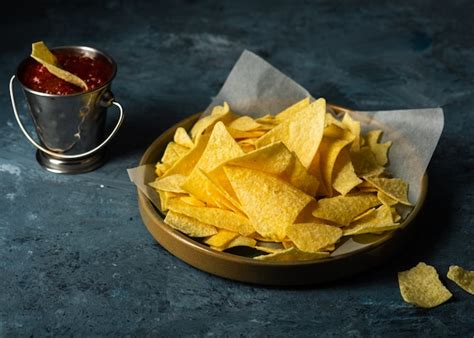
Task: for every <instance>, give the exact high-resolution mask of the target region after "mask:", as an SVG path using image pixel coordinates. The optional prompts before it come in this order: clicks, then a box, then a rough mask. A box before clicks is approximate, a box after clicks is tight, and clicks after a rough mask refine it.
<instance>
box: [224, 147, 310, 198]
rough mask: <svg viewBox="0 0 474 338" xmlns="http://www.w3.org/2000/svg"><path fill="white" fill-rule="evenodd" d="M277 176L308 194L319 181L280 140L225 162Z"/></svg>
mask: <svg viewBox="0 0 474 338" xmlns="http://www.w3.org/2000/svg"><path fill="white" fill-rule="evenodd" d="M225 164H226V165H227V164H231V165H235V166H239V167H244V168H249V169H253V170H258V171H262V172H265V173H268V174H271V175H275V176H278V177H279V178H281V179H282V180H284V181H286V182H288V183H291V184H292V185H294V186H295V187H296V188H298V189H300V190H302V191H303V192H305V193H307V194H308V195H314V194H315V193H316V190H317V188H318V185H319V182H318V180H317V178H316V177H314V176H312V175H310V174H309V173H308V172H307V170H306V168H305V167H304V166H303V165H302V164H301V162H300V161H299V159H298V158H297V157H296V156H295V155H294V154H292V153H291V152H290V151H289V150H288V148H287V147H286V146H285V145H284V144H283V143H282V142H276V143H273V144H270V145H268V146H265V147H262V148H259V149H257V150H255V151H253V152H250V153H247V154H245V155H243V156H240V157H236V158H234V159H232V160H230V161H228V162H226V163H225Z"/></svg>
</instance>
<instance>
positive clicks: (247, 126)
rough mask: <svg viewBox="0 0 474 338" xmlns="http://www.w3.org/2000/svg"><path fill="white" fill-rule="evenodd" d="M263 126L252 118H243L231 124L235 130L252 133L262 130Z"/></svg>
mask: <svg viewBox="0 0 474 338" xmlns="http://www.w3.org/2000/svg"><path fill="white" fill-rule="evenodd" d="M261 126H262V125H261V124H260V123H258V122H257V121H255V120H254V119H253V118H251V117H250V116H241V117H239V118H237V119H235V120H234V121H232V122H231V123H230V124H229V127H230V128H232V129H234V130H240V131H250V130H255V129H258V128H260V127H261Z"/></svg>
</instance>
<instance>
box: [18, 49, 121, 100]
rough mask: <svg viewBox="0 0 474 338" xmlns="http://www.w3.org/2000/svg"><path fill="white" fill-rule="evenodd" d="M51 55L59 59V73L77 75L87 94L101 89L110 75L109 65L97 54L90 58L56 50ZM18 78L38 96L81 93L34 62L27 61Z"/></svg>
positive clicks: (78, 89)
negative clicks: (62, 71)
mask: <svg viewBox="0 0 474 338" xmlns="http://www.w3.org/2000/svg"><path fill="white" fill-rule="evenodd" d="M51 52H52V53H53V54H54V55H55V56H56V58H57V59H58V62H59V65H60V67H61V68H62V69H64V70H67V71H68V72H70V73H73V74H74V75H77V76H78V77H80V78H81V79H82V80H84V81H85V82H86V84H87V87H88V90H89V91H90V90H94V89H96V88H99V87H101V86H102V85H104V84H105V83H106V82H107V81H109V80H110V78H111V77H112V75H113V71H114V69H113V67H112V65H111V64H110V62H109V61H108V60H107V59H106V58H105V57H104V56H102V55H100V54H96V55H94V57H93V58H91V57H90V56H88V55H86V54H84V53H81V52H80V51H76V50H67V49H59V50H52V51H51ZM18 75H19V78H20V81H21V83H23V85H24V86H26V87H28V88H30V89H32V90H34V91H38V92H43V93H47V94H56V95H70V94H76V93H80V92H83V91H84V89H82V88H80V87H77V86H75V85H73V84H72V83H69V82H66V81H64V80H63V79H60V78H58V77H56V76H54V75H53V74H51V73H50V72H49V71H48V70H47V69H46V67H44V66H43V65H41V64H40V63H39V62H37V61H36V60H34V59H33V58H29V59H28V60H27V61H26V63H25V64H24V65H23V66H22V69H21V71H20V72H19V74H18Z"/></svg>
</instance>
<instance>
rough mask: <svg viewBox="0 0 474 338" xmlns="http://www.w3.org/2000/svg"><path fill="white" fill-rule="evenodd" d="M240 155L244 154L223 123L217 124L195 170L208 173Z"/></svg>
mask: <svg viewBox="0 0 474 338" xmlns="http://www.w3.org/2000/svg"><path fill="white" fill-rule="evenodd" d="M242 155H244V152H243V151H242V149H240V147H239V145H238V144H237V142H235V140H234V139H233V138H232V136H231V135H230V134H229V132H228V131H227V129H226V127H225V125H224V123H222V122H217V123H216V125H215V126H214V129H213V130H212V134H211V137H210V138H209V142H208V143H207V146H206V149H205V150H204V152H203V153H202V156H201V158H200V159H199V161H198V162H197V164H196V168H199V169H202V170H204V171H205V172H209V171H211V170H213V169H214V168H216V167H218V166H219V165H220V164H222V163H224V162H226V161H228V160H230V159H233V158H235V157H238V156H242Z"/></svg>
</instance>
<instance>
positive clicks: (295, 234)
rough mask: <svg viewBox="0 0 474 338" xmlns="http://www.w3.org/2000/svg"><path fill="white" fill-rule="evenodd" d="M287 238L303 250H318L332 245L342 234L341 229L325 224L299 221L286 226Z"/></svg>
mask: <svg viewBox="0 0 474 338" xmlns="http://www.w3.org/2000/svg"><path fill="white" fill-rule="evenodd" d="M286 234H287V235H288V238H289V239H290V240H291V241H292V242H293V243H294V244H295V245H296V247H297V248H298V249H300V250H301V251H304V252H319V251H321V249H323V248H325V247H327V246H329V245H333V244H334V243H336V242H337V241H338V240H339V238H341V236H342V230H341V229H339V228H338V227H334V226H331V225H326V224H315V223H301V224H290V225H288V226H287V227H286Z"/></svg>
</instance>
